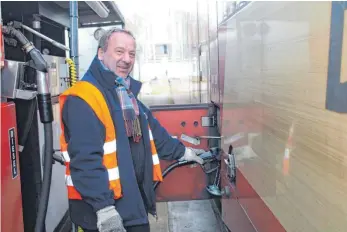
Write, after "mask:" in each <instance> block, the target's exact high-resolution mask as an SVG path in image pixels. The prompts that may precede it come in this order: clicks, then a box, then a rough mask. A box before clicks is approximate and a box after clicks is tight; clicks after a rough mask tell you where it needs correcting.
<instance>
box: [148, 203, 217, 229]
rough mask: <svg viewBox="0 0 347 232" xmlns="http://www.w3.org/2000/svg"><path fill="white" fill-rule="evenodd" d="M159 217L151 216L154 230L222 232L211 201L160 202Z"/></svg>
mask: <svg viewBox="0 0 347 232" xmlns="http://www.w3.org/2000/svg"><path fill="white" fill-rule="evenodd" d="M157 207H158V215H159V219H158V221H157V222H156V221H155V219H154V218H153V217H151V216H150V222H151V231H153V232H193V231H194V232H220V231H221V230H220V228H219V224H218V222H217V220H216V216H215V215H214V213H213V209H212V206H211V203H210V201H208V200H203V201H182V202H169V203H158V204H157Z"/></svg>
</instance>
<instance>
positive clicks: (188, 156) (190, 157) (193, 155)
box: [179, 147, 205, 164]
mask: <svg viewBox="0 0 347 232" xmlns="http://www.w3.org/2000/svg"><path fill="white" fill-rule="evenodd" d="M204 152H205V151H204V150H203V149H195V148H191V147H186V150H185V152H184V155H183V156H182V158H180V159H179V161H183V160H185V161H188V162H190V161H195V162H197V163H199V164H203V163H204V160H203V159H201V158H200V157H199V156H198V155H199V154H202V153H204Z"/></svg>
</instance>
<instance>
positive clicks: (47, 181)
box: [35, 123, 53, 232]
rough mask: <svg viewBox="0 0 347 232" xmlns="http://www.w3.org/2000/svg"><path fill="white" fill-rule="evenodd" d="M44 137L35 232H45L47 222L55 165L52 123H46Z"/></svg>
mask: <svg viewBox="0 0 347 232" xmlns="http://www.w3.org/2000/svg"><path fill="white" fill-rule="evenodd" d="M43 125H44V135H45V149H44V154H45V159H44V167H43V173H44V175H43V184H42V189H41V196H40V198H41V200H40V203H39V209H38V213H37V218H36V224H35V232H42V231H44V228H43V227H44V225H45V220H46V213H47V206H48V199H49V192H50V187H51V181H52V163H53V129H52V123H45V124H43Z"/></svg>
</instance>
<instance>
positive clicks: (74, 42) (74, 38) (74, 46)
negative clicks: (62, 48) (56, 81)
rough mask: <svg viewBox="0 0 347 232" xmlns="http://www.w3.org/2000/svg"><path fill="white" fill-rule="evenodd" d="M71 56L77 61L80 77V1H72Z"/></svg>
mask: <svg viewBox="0 0 347 232" xmlns="http://www.w3.org/2000/svg"><path fill="white" fill-rule="evenodd" d="M69 34H70V36H69V37H70V57H71V59H72V60H73V62H74V63H75V66H76V74H77V78H78V77H79V61H78V2H77V1H70V31H69Z"/></svg>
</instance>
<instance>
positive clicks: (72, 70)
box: [66, 58, 77, 86]
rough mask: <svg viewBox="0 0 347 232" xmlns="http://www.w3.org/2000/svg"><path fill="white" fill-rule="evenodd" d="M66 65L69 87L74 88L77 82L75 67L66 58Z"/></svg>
mask: <svg viewBox="0 0 347 232" xmlns="http://www.w3.org/2000/svg"><path fill="white" fill-rule="evenodd" d="M66 63H68V65H69V68H70V83H69V85H70V86H74V85H75V84H76V82H77V72H76V66H75V63H74V62H73V60H72V59H70V58H66Z"/></svg>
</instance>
